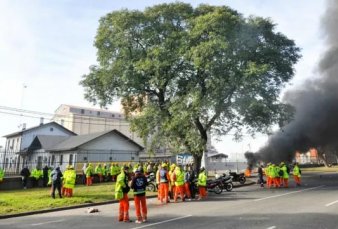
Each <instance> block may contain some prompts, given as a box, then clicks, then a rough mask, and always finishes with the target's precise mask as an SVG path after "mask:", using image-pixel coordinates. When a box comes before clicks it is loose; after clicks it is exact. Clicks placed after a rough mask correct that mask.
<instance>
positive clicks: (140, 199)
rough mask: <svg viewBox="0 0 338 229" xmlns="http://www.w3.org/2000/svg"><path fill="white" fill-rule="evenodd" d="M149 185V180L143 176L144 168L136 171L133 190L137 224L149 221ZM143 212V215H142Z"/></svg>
mask: <svg viewBox="0 0 338 229" xmlns="http://www.w3.org/2000/svg"><path fill="white" fill-rule="evenodd" d="M147 185H148V182H147V178H146V177H145V176H144V174H143V168H142V167H141V166H140V167H139V168H138V169H137V170H136V171H135V176H134V177H133V180H132V181H131V185H130V186H131V188H132V189H133V191H134V203H135V211H136V218H137V219H136V221H135V223H142V222H143V223H144V222H146V221H147V202H146V187H147ZM141 211H142V214H141Z"/></svg>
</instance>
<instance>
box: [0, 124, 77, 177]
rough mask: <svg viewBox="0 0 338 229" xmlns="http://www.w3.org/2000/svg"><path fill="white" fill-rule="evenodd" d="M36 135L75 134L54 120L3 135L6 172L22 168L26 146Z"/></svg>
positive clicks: (61, 135)
mask: <svg viewBox="0 0 338 229" xmlns="http://www.w3.org/2000/svg"><path fill="white" fill-rule="evenodd" d="M37 135H49V136H60V137H68V136H74V135H76V134H75V133H74V132H72V131H70V130H68V129H66V128H64V127H63V126H61V125H59V124H57V123H56V122H50V123H47V124H42V123H41V124H40V125H39V126H35V127H32V128H28V129H26V128H23V130H21V131H18V132H15V133H11V134H8V135H5V136H3V137H5V138H6V145H5V153H4V155H3V159H2V161H3V164H4V169H5V170H6V171H7V172H16V173H17V172H18V171H19V170H20V169H21V168H22V166H23V165H24V164H25V163H26V161H25V160H26V157H25V156H26V153H27V150H28V147H29V146H30V145H31V143H32V141H33V140H34V138H35V137H36V136H37Z"/></svg>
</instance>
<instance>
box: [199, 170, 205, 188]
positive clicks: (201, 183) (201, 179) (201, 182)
mask: <svg viewBox="0 0 338 229" xmlns="http://www.w3.org/2000/svg"><path fill="white" fill-rule="evenodd" d="M197 185H198V186H204V187H205V186H207V175H206V174H205V171H203V172H200V174H198V181H197Z"/></svg>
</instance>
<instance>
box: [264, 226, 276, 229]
mask: <svg viewBox="0 0 338 229" xmlns="http://www.w3.org/2000/svg"><path fill="white" fill-rule="evenodd" d="M275 228H277V227H276V226H271V227H268V228H266V229H275Z"/></svg>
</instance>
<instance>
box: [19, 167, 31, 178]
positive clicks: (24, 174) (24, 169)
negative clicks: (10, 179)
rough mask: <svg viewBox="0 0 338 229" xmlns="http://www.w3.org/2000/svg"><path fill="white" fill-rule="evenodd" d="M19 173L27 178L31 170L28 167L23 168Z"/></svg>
mask: <svg viewBox="0 0 338 229" xmlns="http://www.w3.org/2000/svg"><path fill="white" fill-rule="evenodd" d="M20 175H21V176H23V177H25V178H27V177H29V176H30V175H31V172H30V171H29V169H28V168H23V169H22V170H21V172H20Z"/></svg>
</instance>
